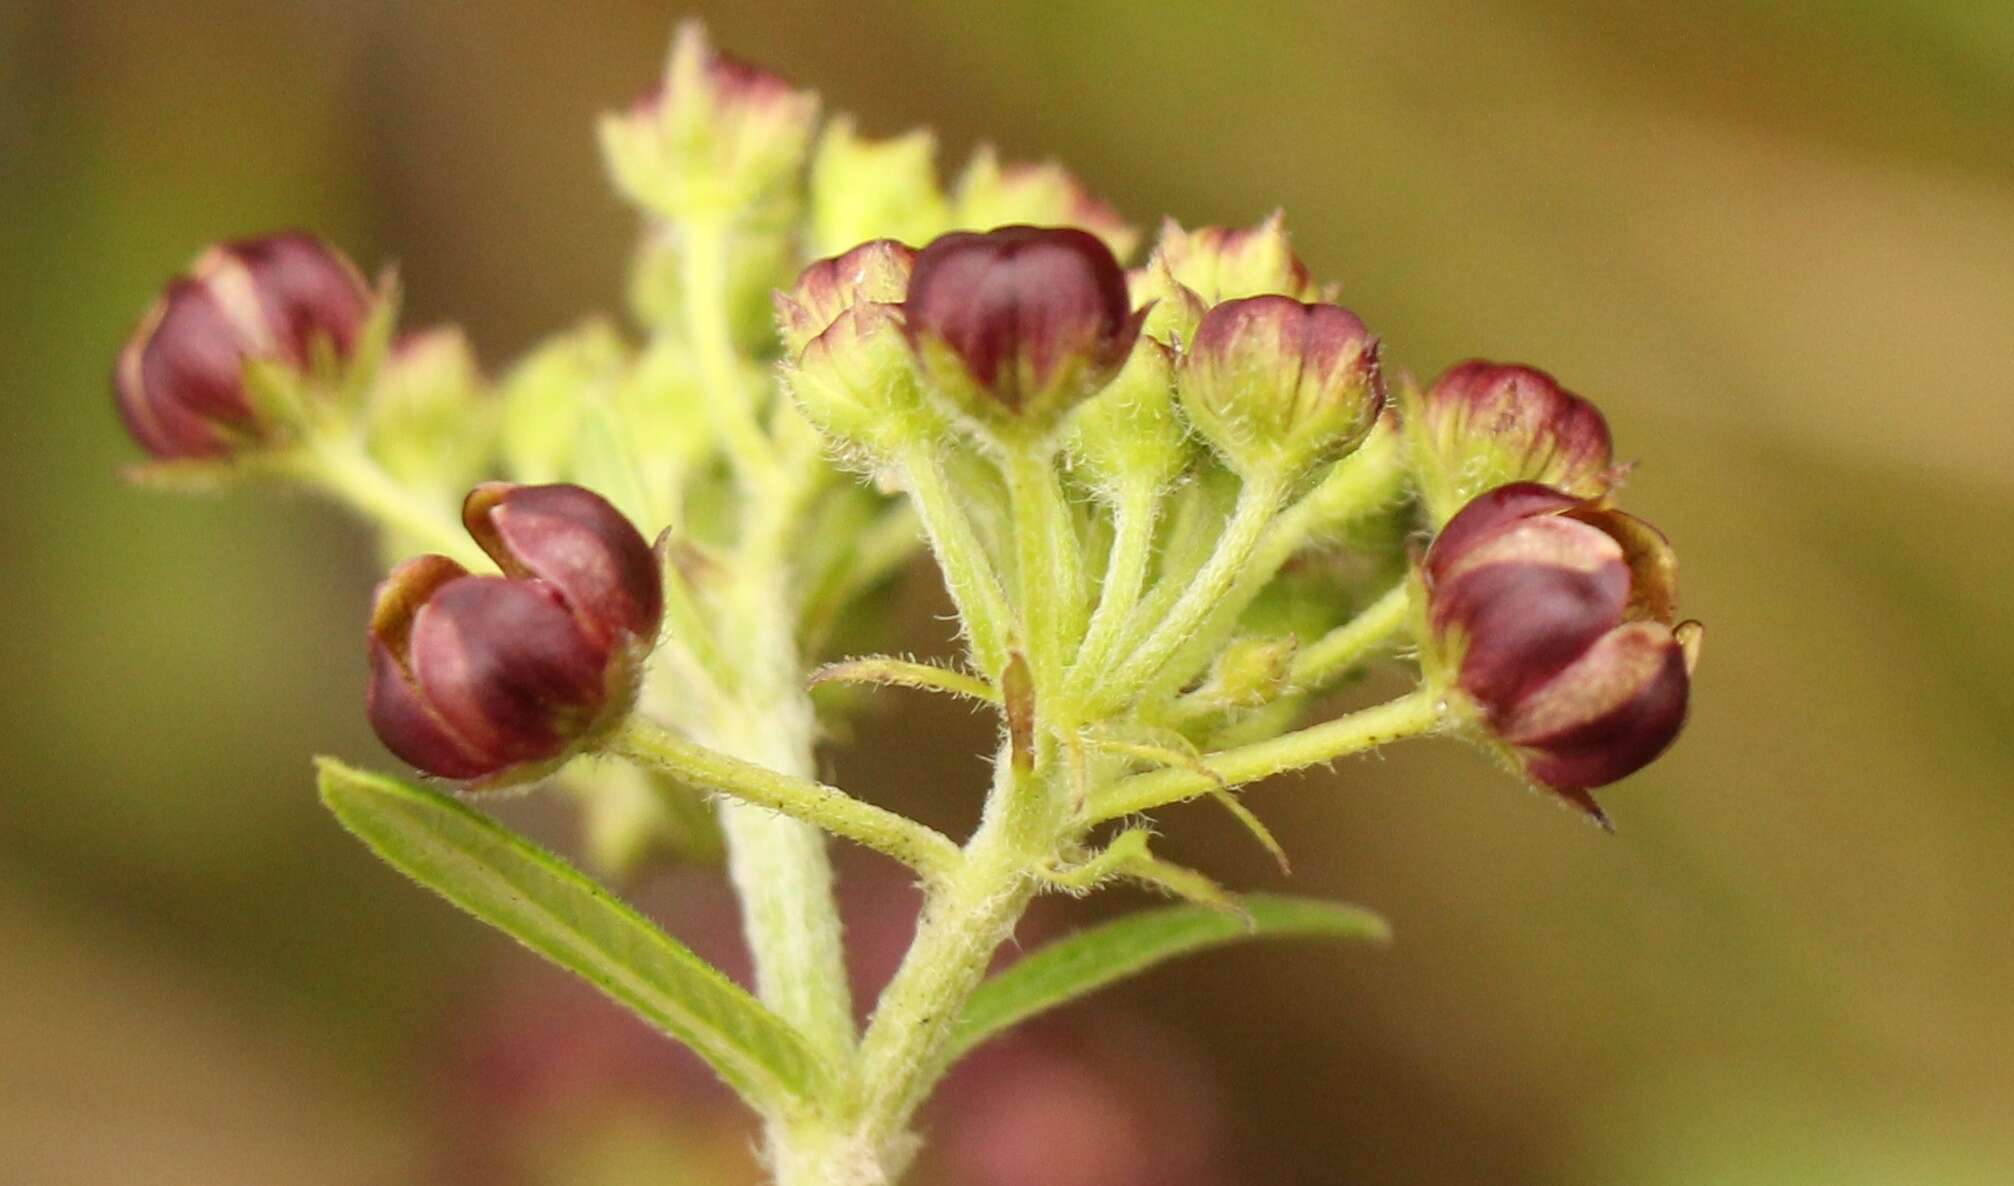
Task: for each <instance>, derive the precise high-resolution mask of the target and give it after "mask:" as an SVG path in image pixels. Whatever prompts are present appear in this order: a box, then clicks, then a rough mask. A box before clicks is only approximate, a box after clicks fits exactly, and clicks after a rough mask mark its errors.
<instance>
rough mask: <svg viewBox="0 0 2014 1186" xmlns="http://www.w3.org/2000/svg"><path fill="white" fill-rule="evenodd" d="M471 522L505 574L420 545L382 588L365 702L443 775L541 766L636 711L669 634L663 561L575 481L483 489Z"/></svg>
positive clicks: (470, 511) (421, 761) (396, 747)
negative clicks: (638, 690) (639, 692)
mask: <svg viewBox="0 0 2014 1186" xmlns="http://www.w3.org/2000/svg"><path fill="white" fill-rule="evenodd" d="M462 517H463V520H464V521H465V522H466V523H467V525H468V529H469V534H470V535H472V536H473V537H474V538H475V541H476V542H477V543H478V544H480V545H481V546H482V549H483V550H484V551H485V552H487V553H489V555H490V557H491V558H492V559H494V560H495V561H496V562H497V566H498V567H499V568H501V569H502V570H503V575H502V576H471V575H470V574H469V573H468V572H467V571H466V570H465V569H463V568H462V567H461V566H460V565H459V564H456V563H455V562H454V561H452V560H449V559H447V558H446V557H444V556H420V557H417V558H415V559H412V560H408V561H406V562H405V563H404V564H401V565H400V566H399V567H398V568H396V569H394V570H393V571H392V574H391V575H390V576H389V577H387V578H385V580H384V582H383V583H381V584H380V585H379V586H378V590H377V595H376V601H375V604H374V605H373V607H372V610H371V625H370V651H371V680H370V685H369V689H368V691H367V692H366V694H365V700H364V705H365V712H366V713H367V714H368V715H369V717H370V720H371V726H372V727H373V728H374V729H376V730H377V733H378V736H379V738H380V739H382V740H383V741H384V743H385V746H386V747H387V748H388V749H390V750H391V751H392V752H393V753H395V754H397V755H398V756H399V757H401V758H404V759H405V760H406V761H408V762H410V763H412V764H413V765H414V766H417V767H419V768H420V769H422V770H425V771H427V772H428V773H430V774H436V775H439V776H441V777H443V778H454V779H467V780H483V781H486V782H495V781H502V779H500V778H499V776H503V775H508V780H509V781H519V780H522V779H523V778H527V777H537V776H538V775H541V774H543V773H545V772H546V771H547V770H549V769H551V767H552V766H553V765H555V764H557V762H558V761H560V760H562V759H564V758H565V757H566V756H568V755H569V754H570V753H571V751H572V750H573V748H574V747H575V745H576V744H577V743H578V742H580V741H581V740H583V739H584V738H587V737H589V736H591V735H592V734H593V733H594V732H595V731H596V730H598V729H600V728H602V727H605V726H606V725H608V724H610V723H612V722H613V721H614V720H615V719H617V718H618V717H619V716H620V715H621V714H622V713H623V712H625V711H627V708H628V705H629V703H630V700H631V699H632V698H633V696H634V693H635V686H636V680H637V674H638V670H639V668H640V666H641V663H642V660H643V658H644V656H646V655H647V654H648V653H649V651H650V649H651V647H652V646H654V645H655V644H656V642H657V630H658V623H659V621H660V619H661V617H662V614H663V587H662V585H661V583H660V577H659V573H658V567H657V558H656V556H655V554H654V553H653V552H652V551H651V548H650V546H649V545H648V544H646V543H645V542H644V540H643V537H642V536H641V535H638V534H637V531H636V528H634V527H632V526H630V523H629V520H627V519H625V518H623V517H622V514H621V513H620V512H618V511H617V510H616V509H615V508H614V507H612V506H610V505H609V504H608V503H607V502H605V501H603V500H602V498H601V497H600V496H599V495H596V494H593V493H591V492H589V491H587V490H584V489H582V488H580V487H578V486H511V485H507V484H504V483H489V484H486V485H483V486H478V487H476V489H475V490H474V491H473V492H471V493H470V494H469V497H468V501H467V502H466V503H465V504H464V506H463V511H462Z"/></svg>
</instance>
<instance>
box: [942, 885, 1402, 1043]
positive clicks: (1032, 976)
mask: <svg viewBox="0 0 2014 1186" xmlns="http://www.w3.org/2000/svg"><path fill="white" fill-rule="evenodd" d="M1233 901H1234V904H1235V905H1236V907H1237V908H1238V910H1239V911H1240V913H1236V914H1234V913H1229V912H1226V911H1223V910H1216V909H1211V908H1209V907H1205V906H1196V905H1183V906H1165V907H1161V908H1159V909H1155V910H1147V911H1142V912H1140V913H1138V914H1129V915H1126V916H1125V917H1123V918H1118V919H1114V920H1113V921H1111V922H1108V923H1102V924H1100V925H1098V926H1095V927H1091V928H1089V929H1087V930H1083V931H1079V932H1077V933H1076V934H1074V935H1070V936H1068V937H1066V938H1063V939H1058V940H1057V941H1056V942H1054V943H1051V944H1049V945H1048V946H1046V947H1043V948H1041V949H1040V950H1038V951H1036V952H1034V953H1033V954H1032V955H1029V956H1028V957H1026V958H1025V959H1022V960H1020V961H1018V962H1017V963H1015V964H1014V965H1013V966H1012V967H1010V968H1008V969H1007V970H1006V971H1004V972H1001V973H1000V974H999V975H998V976H995V977H993V979H991V980H989V981H987V982H986V983H985V984H982V985H980V986H979V991H977V992H975V993H973V994H972V999H971V1000H970V1001H969V1002H967V1004H966V1006H965V1015H964V1016H963V1017H962V1018H960V1019H959V1022H958V1031H957V1034H956V1036H955V1037H954V1038H953V1039H952V1049H953V1056H954V1057H956V1056H957V1055H962V1054H964V1053H965V1052H966V1051H968V1050H970V1049H972V1048H973V1047H974V1046H977V1045H979V1044H980V1043H981V1042H984V1041H985V1040H986V1039H988V1038H990V1037H992V1036H993V1035H995V1034H997V1033H999V1032H1001V1031H1002V1030H1005V1029H1008V1028H1010V1027H1012V1026H1015V1025H1018V1024H1020V1023H1021V1022H1023V1021H1025V1020H1027V1019H1028V1018H1030V1017H1033V1016H1034V1015H1036V1014H1037V1013H1041V1012H1044V1011H1046V1010H1048V1009H1051V1008H1054V1007H1055V1006H1057V1005H1061V1004H1063V1003H1065V1002H1067V1001H1071V1000H1074V999H1075V998H1077V997H1080V996H1083V995H1085V994H1086V993H1090V992H1094V991H1096V990H1097V989H1100V988H1103V987H1105V986H1106V985H1108V984H1113V983H1116V982H1117V981H1120V980H1124V979H1125V978H1126V977H1128V976H1131V975H1133V974H1135V973H1137V972H1142V971H1145V970H1146V969H1148V968H1151V967H1153V966H1154V965H1155V964H1158V963H1161V962H1163V961H1164V960H1170V959H1173V958H1175V957H1176V956H1180V955H1187V954H1189V953H1191V952H1195V951H1202V950H1204V949H1206V948H1210V947H1217V946H1221V945H1223V944H1226V943H1234V942H1237V941H1239V940H1242V939H1266V938H1280V937H1287V936H1295V935H1308V936H1318V937H1325V938H1332V939H1364V940H1369V941H1371V942H1374V943H1383V942H1385V941H1387V940H1388V939H1390V937H1391V929H1390V927H1389V926H1387V925H1386V923H1385V920H1384V919H1382V918H1380V917H1378V916H1377V915H1376V914H1374V913H1372V912H1371V911H1369V910H1366V909H1364V908H1363V907H1361V906H1350V905H1346V904H1343V903H1339V902H1322V901H1317V900H1315V899H1312V898H1290V897H1277V896H1274V895H1270V894H1249V895H1245V896H1243V897H1239V898H1236V899H1234V900H1233Z"/></svg>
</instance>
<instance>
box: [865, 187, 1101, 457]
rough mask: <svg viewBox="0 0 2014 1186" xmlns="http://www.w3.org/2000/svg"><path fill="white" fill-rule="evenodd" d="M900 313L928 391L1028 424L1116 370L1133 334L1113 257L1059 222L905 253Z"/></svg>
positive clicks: (994, 420)
mask: <svg viewBox="0 0 2014 1186" xmlns="http://www.w3.org/2000/svg"><path fill="white" fill-rule="evenodd" d="M903 313H904V316H905V319H906V324H907V328H908V334H909V340H910V344H911V347H912V348H913V349H914V350H915V352H916V357H917V360H918V363H919V364H920V366H921V367H922V370H923V373H924V375H925V377H926V378H927V379H929V380H930V382H931V384H932V385H933V386H934V387H935V388H936V389H937V390H938V391H940V392H942V393H944V394H945V395H946V396H948V397H950V398H951V399H952V400H953V401H954V402H955V403H956V404H957V405H958V406H959V408H960V410H962V411H964V412H966V413H968V414H971V415H973V416H975V417H977V418H979V419H980V420H982V421H985V422H987V423H989V424H991V425H994V426H996V427H1007V426H1013V427H1016V428H1032V429H1033V430H1035V431H1037V432H1040V431H1043V430H1045V429H1047V428H1048V427H1050V426H1051V425H1053V424H1054V423H1055V421H1056V419H1057V418H1058V417H1059V416H1061V415H1062V413H1064V412H1065V411H1067V410H1069V408H1070V407H1071V406H1072V405H1074V404H1075V403H1077V401H1079V400H1081V399H1082V398H1084V397H1085V396H1087V395H1089V394H1091V392H1093V391H1095V390H1097V389H1098V388H1099V387H1101V386H1103V385H1104V383H1105V382H1106V381H1107V380H1109V379H1110V378H1111V377H1112V376H1113V375H1114V374H1116V373H1117V372H1118V370H1119V368H1120V366H1121V365H1123V364H1124V363H1125V361H1126V356H1127V354H1128V352H1130V351H1131V349H1132V346H1133V341H1134V339H1135V338H1137V337H1138V336H1139V332H1140V316H1139V315H1138V314H1136V313H1134V312H1132V309H1131V306H1130V303H1129V301H1128V299H1127V296H1126V274H1125V272H1124V271H1122V270H1121V269H1120V267H1119V262H1118V260H1116V259H1114V258H1113V257H1112V253H1111V252H1110V251H1109V250H1107V249H1106V247H1105V245H1104V244H1103V243H1101V242H1100V241H1099V240H1098V238H1097V236H1095V235H1092V234H1090V233H1089V232H1087V231H1081V230H1076V229H1074V228H1066V227H1048V228H1044V227H1032V226H1006V227H1001V228H999V229H998V230H993V231H987V232H985V233H983V234H980V233H975V232H970V231H959V232H954V233H952V234H949V235H943V236H940V237H939V238H938V239H936V240H935V241H933V242H932V243H931V244H930V245H929V246H927V247H925V248H924V249H923V250H922V252H921V253H920V254H918V256H917V257H916V268H915V271H914V272H913V273H911V275H910V279H909V294H908V297H907V299H906V301H905V302H904V304H903Z"/></svg>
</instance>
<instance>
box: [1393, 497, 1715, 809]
mask: <svg viewBox="0 0 2014 1186" xmlns="http://www.w3.org/2000/svg"><path fill="white" fill-rule="evenodd" d="M1676 568H1677V565H1676V561H1675V560H1674V558H1673V555H1672V551H1671V546H1670V544H1669V543H1667V542H1666V541H1665V539H1664V536H1663V535H1662V534H1660V533H1659V532H1658V531H1657V529H1656V528H1654V527H1652V526H1650V525H1649V524H1648V523H1645V522H1644V521H1643V520H1641V519H1637V518H1634V517H1633V516H1630V515H1626V514H1623V513H1622V512H1620V511H1617V510H1614V509H1612V508H1609V507H1607V506H1604V505H1602V504H1601V503H1598V502H1590V501H1587V500H1583V499H1579V498H1575V497H1574V496H1573V495H1571V494H1567V493H1565V492H1563V491H1559V490H1553V489H1550V488H1548V487H1545V486H1540V485H1537V484H1536V483H1529V482H1524V483H1517V484H1513V485H1509V486H1502V487H1499V488H1497V489H1495V490H1492V491H1490V492H1489V493H1487V494H1484V495H1482V496H1480V497H1478V498H1476V499H1475V500H1474V501H1472V502H1470V503H1469V505H1468V506H1466V507H1465V508H1463V509H1462V511H1461V512H1460V513H1459V514H1457V515H1455V517H1454V518H1453V519H1451V520H1449V521H1448V524H1447V526H1446V527H1444V528H1443V529H1442V530H1441V533H1440V535H1439V536H1438V537H1437V538H1436V539H1435V540H1434V543H1433V546H1432V547H1431V548H1430V549H1429V550H1428V551H1427V554H1426V558H1425V560H1424V562H1423V565H1422V572H1421V576H1422V579H1423V580H1424V582H1425V587H1426V592H1427V619H1428V620H1427V625H1428V636H1429V637H1428V645H1427V653H1426V655H1425V656H1424V660H1425V664H1426V666H1427V667H1428V670H1429V672H1430V674H1431V675H1433V676H1434V678H1437V679H1440V680H1443V681H1445V682H1447V683H1449V684H1451V685H1452V687H1453V689H1454V690H1456V691H1458V692H1459V693H1460V694H1461V696H1462V698H1463V699H1464V702H1465V703H1467V704H1468V705H1470V706H1471V708H1472V710H1473V716H1474V718H1475V719H1476V721H1477V723H1478V725H1479V726H1480V728H1481V729H1482V730H1483V731H1484V732H1485V733H1486V734H1487V735H1488V736H1489V737H1490V738H1491V739H1493V740H1494V741H1495V742H1496V743H1497V744H1499V745H1501V746H1502V747H1503V748H1504V750H1505V752H1506V753H1507V754H1508V755H1509V756H1510V757H1511V758H1512V760H1513V761H1514V762H1515V763H1516V764H1517V765H1519V766H1520V767H1521V768H1522V769H1523V771H1524V772H1525V774H1526V775H1527V776H1528V777H1529V778H1531V779H1532V781H1534V782H1536V783H1538V784H1540V785H1542V786H1544V787H1547V788H1548V789H1550V790H1552V791H1553V792H1555V793H1556V794H1558V795H1560V796H1561V797H1562V798H1564V799H1566V800H1567V801H1568V802H1570V803H1572V804H1573V805H1574V806H1576V807H1578V808H1580V809H1581V810H1582V811H1585V812H1587V813H1589V814H1590V815H1593V816H1594V817H1595V818H1597V819H1600V818H1601V812H1600V809H1599V808H1598V807H1597V806H1596V805H1595V803H1594V800H1593V799H1592V798H1591V797H1590V796H1589V795H1588V794H1587V791H1588V790H1589V789H1590V788H1593V787H1598V786H1602V785H1604V784H1606V783H1610V782H1614V781H1615V780H1617V779H1619V778H1622V777H1624V776H1625V775H1628V774H1631V773H1633V772H1635V771H1636V770H1638V769H1641V768H1642V767H1643V766H1645V765H1647V764H1648V763H1649V762H1650V761H1651V760H1652V759H1654V758H1656V757H1657V756H1658V755H1659V754H1660V753H1662V752H1663V751H1664V750H1665V748H1666V747H1667V746H1669V745H1670V744H1671V742H1672V739H1673V738H1675V737H1677V736H1678V732H1679V729H1680V728H1681V727H1682V726H1683V725H1684V723H1685V712H1686V701H1687V697H1688V692H1689V688H1690V682H1691V681H1690V667H1691V655H1692V654H1693V653H1694V647H1695V646H1696V639H1697V636H1698V629H1699V628H1698V625H1697V624H1696V623H1678V622H1676V621H1675V617H1676V606H1675V598H1676V588H1675V575H1676Z"/></svg>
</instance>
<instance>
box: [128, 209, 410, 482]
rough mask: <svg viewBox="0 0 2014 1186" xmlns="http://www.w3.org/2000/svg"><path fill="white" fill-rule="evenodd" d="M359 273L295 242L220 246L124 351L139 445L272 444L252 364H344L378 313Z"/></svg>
mask: <svg viewBox="0 0 2014 1186" xmlns="http://www.w3.org/2000/svg"><path fill="white" fill-rule="evenodd" d="M370 306H371V294H370V291H369V289H368V288H367V287H366V286H365V284H364V279H363V277H362V275H361V274H359V273H358V271H357V269H356V266H355V265H353V264H351V263H350V261H349V260H347V259H345V258H343V256H342V255H341V254H340V253H338V252H337V251H336V250H335V249H334V248H332V247H330V246H328V245H327V244H325V243H323V242H321V241H320V240H319V239H315V238H313V237H311V236H308V235H304V234H300V233H296V232H289V233H284V234H277V235H269V236H267V237H265V238H261V239H246V240H241V241H239V242H236V243H226V244H223V245H221V246H218V247H212V248H211V249H209V250H208V251H206V252H204V253H203V255H202V256H201V257H200V258H199V259H197V260H196V262H195V264H194V265H193V266H192V267H191V268H190V270H189V273H188V274H187V275H185V276H179V277H176V278H175V279H174V280H172V281H170V282H169V284H168V287H167V289H166V291H164V292H163V293H162V295H161V297H160V299H159V300H157V301H155V303H154V306H153V307H152V308H151V309H149V310H148V311H147V314H146V316H145V317H143V318H141V320H140V324H139V327H138V328H137V329H136V330H135V331H134V333H133V336H132V337H131V338H130V339H128V340H127V342H126V346H125V348H124V349H123V350H121V351H120V353H119V362H118V366H117V368H116V370H115V372H114V375H113V386H114V389H115V392H116V394H117V397H118V405H119V414H120V417H121V418H122V419H123V420H124V421H125V423H126V429H127V431H128V432H130V433H131V434H132V435H133V439H134V440H135V441H137V442H139V444H140V447H141V448H143V449H145V450H146V451H147V452H148V453H151V454H153V455H154V456H155V457H158V458H162V459H164V460H168V459H179V458H203V457H221V456H224V455H225V454H228V453H229V452H230V451H231V450H232V449H233V448H235V447H237V446H239V445H241V444H245V443H249V442H253V441H262V440H266V439H269V438H270V437H271V436H272V435H273V433H274V432H275V431H277V429H278V426H276V425H272V424H267V423H263V422H262V421H261V418H260V416H259V414H258V412H257V411H256V410H255V408H254V407H253V401H252V399H251V397H250V394H249V393H248V391H247V389H246V386H245V375H244V371H245V364H246V363H247V362H251V361H260V362H271V363H277V364H280V365H282V366H286V367H290V368H293V369H296V370H305V369H306V368H307V367H308V366H309V364H310V363H312V362H314V361H316V358H317V352H318V351H320V350H327V351H329V352H330V355H331V357H333V358H334V359H336V360H339V361H340V360H346V359H347V358H348V357H349V356H350V353H351V351H352V350H353V349H354V348H355V346H356V342H357V338H358V335H359V333H360V332H361V330H362V328H363V324H364V321H365V320H366V318H367V317H368V316H369V315H370Z"/></svg>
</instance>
